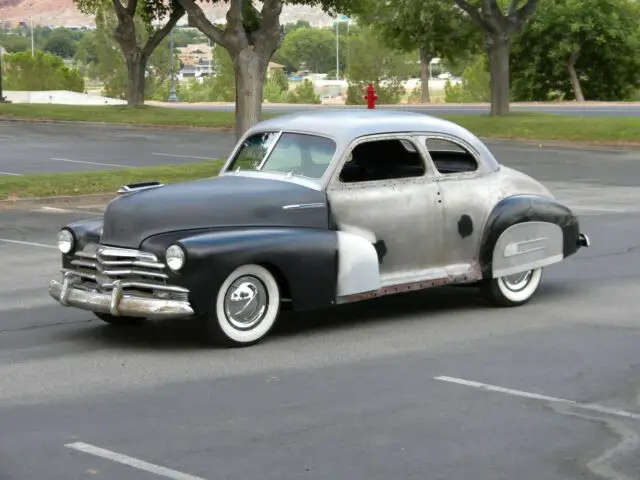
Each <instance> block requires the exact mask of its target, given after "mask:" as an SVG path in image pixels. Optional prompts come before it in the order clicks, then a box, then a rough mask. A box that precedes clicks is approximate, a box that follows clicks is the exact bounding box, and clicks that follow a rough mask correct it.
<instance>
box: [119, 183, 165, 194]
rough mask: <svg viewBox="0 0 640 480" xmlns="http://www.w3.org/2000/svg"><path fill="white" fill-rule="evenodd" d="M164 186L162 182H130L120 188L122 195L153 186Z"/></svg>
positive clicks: (149, 188)
mask: <svg viewBox="0 0 640 480" xmlns="http://www.w3.org/2000/svg"><path fill="white" fill-rule="evenodd" d="M159 187H164V184H163V183H160V182H142V183H130V184H129V185H123V186H122V187H120V188H119V189H118V193H119V194H120V195H124V194H128V193H135V192H140V191H142V190H151V189H152V188H159Z"/></svg>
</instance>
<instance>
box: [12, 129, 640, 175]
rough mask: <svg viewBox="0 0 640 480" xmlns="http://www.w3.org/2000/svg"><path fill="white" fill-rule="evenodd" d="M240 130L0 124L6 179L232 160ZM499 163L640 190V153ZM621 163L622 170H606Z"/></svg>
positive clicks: (540, 155) (518, 147)
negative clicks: (639, 167)
mask: <svg viewBox="0 0 640 480" xmlns="http://www.w3.org/2000/svg"><path fill="white" fill-rule="evenodd" d="M234 144H235V137H234V135H233V133H227V132H205V131H193V130H162V129H158V130H156V129H140V128H128V127H124V128H123V127H114V126H102V125H100V126H74V127H73V128H71V127H69V126H67V125H58V124H38V123H11V122H0V176H2V175H5V176H6V175H24V174H29V173H39V172H69V171H78V170H104V169H118V168H122V167H127V166H145V165H146V166H148V165H170V164H179V163H189V162H201V161H203V160H206V159H209V158H226V157H227V155H228V154H229V153H230V151H231V149H232V148H233V146H234ZM487 144H488V145H489V147H490V148H491V149H492V151H493V152H494V155H496V157H497V158H498V160H499V161H501V162H504V163H505V164H507V165H510V166H513V167H515V168H520V169H522V170H523V171H525V172H526V173H529V174H532V175H534V176H536V177H537V178H540V179H541V180H544V181H560V182H567V181H579V182H582V183H589V184H592V183H596V184H597V183H600V182H601V181H602V180H603V178H602V176H603V175H606V182H608V183H609V184H612V185H617V186H629V187H633V186H636V185H637V164H638V161H639V160H640V149H622V148H620V149H615V148H600V149H589V150H584V149H582V150H580V149H575V148H571V147H558V146H552V145H542V146H538V145H536V144H517V143H513V142H495V141H490V142H488V143H487ZM611 162H615V165H616V168H615V169H609V168H607V165H609V164H611Z"/></svg>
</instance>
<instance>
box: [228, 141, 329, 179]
mask: <svg viewBox="0 0 640 480" xmlns="http://www.w3.org/2000/svg"><path fill="white" fill-rule="evenodd" d="M276 139H277V140H276ZM276 141H277V143H276V144H275V146H274V147H273V150H271V153H269V150H270V148H271V147H272V146H273V143H274V142H276ZM335 151H336V144H335V142H334V141H333V140H331V139H329V138H326V137H320V136H317V135H307V134H302V133H287V132H285V133H283V134H282V135H280V137H279V138H278V132H265V133H258V134H255V135H251V136H250V137H248V138H247V139H246V140H245V141H244V143H243V144H242V146H241V147H240V150H238V153H237V154H236V156H235V158H234V159H233V161H232V162H231V164H230V165H229V168H228V170H230V171H234V170H240V171H242V170H260V171H264V172H280V173H291V174H293V175H301V176H304V177H309V178H321V177H322V175H323V174H324V172H325V171H326V170H327V167H328V166H329V164H330V163H331V159H332V158H333V155H334V153H335ZM267 154H269V156H268V158H267V159H266V161H265V156H266V155H267ZM263 162H264V163H263Z"/></svg>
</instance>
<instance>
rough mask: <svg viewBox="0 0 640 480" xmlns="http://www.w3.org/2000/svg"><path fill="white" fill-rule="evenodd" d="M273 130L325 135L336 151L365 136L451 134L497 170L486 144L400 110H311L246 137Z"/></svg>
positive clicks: (260, 125) (280, 118)
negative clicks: (330, 140)
mask: <svg viewBox="0 0 640 480" xmlns="http://www.w3.org/2000/svg"><path fill="white" fill-rule="evenodd" d="M274 130H275V131H279V130H284V131H292V132H301V133H309V134H314V135H323V136H328V137H331V138H333V139H334V140H336V141H337V143H338V146H339V148H345V147H346V146H347V145H348V144H350V143H351V142H352V141H353V140H354V139H356V138H359V137H362V136H365V135H377V134H385V133H402V132H424V133H433V134H444V135H451V136H454V137H457V138H460V139H461V140H463V141H465V142H467V143H468V144H469V145H470V146H471V147H473V148H474V149H475V150H476V152H477V153H478V154H480V157H481V159H480V161H481V162H482V163H484V164H485V166H486V167H488V168H489V170H494V169H496V168H497V167H498V163H497V161H496V159H495V158H494V157H493V155H492V153H491V152H490V151H489V150H488V148H487V147H486V145H485V144H484V143H483V142H482V141H481V140H480V139H479V138H478V137H476V136H475V135H474V134H473V133H471V132H470V131H469V130H467V129H466V128H463V127H462V126H460V125H458V124H456V123H454V122H451V121H449V120H445V119H443V118H438V117H435V116H432V115H425V114H422V113H417V112H411V111H403V110H399V109H366V108H364V107H363V108H341V109H332V108H324V107H317V108H316V109H314V107H310V109H309V110H304V111H300V112H295V113H288V114H284V115H279V116H277V117H274V118H270V119H267V120H263V121H261V122H259V123H257V124H255V125H253V127H252V128H250V129H249V130H248V131H247V132H246V135H250V134H252V133H254V132H258V131H274Z"/></svg>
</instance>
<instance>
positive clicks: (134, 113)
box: [0, 103, 236, 128]
mask: <svg viewBox="0 0 640 480" xmlns="http://www.w3.org/2000/svg"><path fill="white" fill-rule="evenodd" d="M2 118H11V119H27V120H63V121H70V122H105V123H126V124H135V125H157V126H176V127H208V128H234V127H235V118H236V117H235V114H234V113H233V112H218V111H213V110H187V109H181V108H167V107H150V106H144V107H136V108H129V107H127V106H120V105H104V106H102V105H100V106H93V105H91V106H76V105H37V104H19V103H16V104H2V105H0V119H2Z"/></svg>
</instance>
